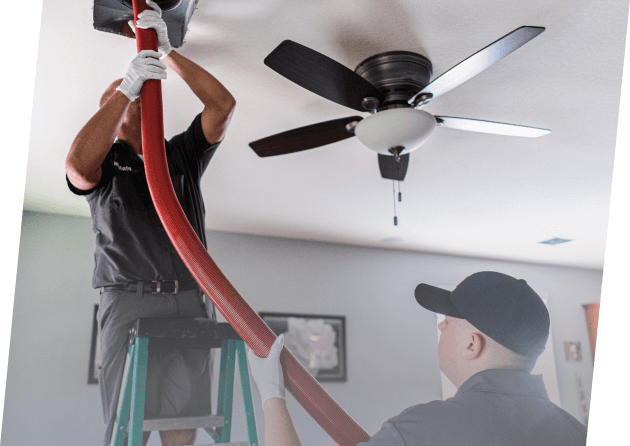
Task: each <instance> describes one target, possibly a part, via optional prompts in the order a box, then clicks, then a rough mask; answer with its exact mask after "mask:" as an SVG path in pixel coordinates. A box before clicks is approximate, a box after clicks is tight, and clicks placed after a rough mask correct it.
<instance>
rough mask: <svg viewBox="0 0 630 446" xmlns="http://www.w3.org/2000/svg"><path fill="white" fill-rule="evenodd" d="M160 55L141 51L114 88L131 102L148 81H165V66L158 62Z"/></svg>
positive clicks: (155, 52) (154, 52) (150, 51)
mask: <svg viewBox="0 0 630 446" xmlns="http://www.w3.org/2000/svg"><path fill="white" fill-rule="evenodd" d="M159 58H160V53H158V52H157V51H152V50H142V51H140V52H139V53H138V55H137V56H136V57H134V59H133V60H132V61H131V64H130V65H129V69H128V70H127V74H125V77H124V78H123V81H122V83H121V84H120V85H119V86H118V88H116V90H119V91H120V92H121V93H123V94H124V95H125V96H127V97H128V98H129V100H130V101H131V102H133V101H135V100H136V99H138V97H139V96H140V91H141V90H142V86H143V85H144V83H145V82H146V81H147V80H149V79H166V65H165V64H164V63H163V62H161V61H160V60H159Z"/></svg>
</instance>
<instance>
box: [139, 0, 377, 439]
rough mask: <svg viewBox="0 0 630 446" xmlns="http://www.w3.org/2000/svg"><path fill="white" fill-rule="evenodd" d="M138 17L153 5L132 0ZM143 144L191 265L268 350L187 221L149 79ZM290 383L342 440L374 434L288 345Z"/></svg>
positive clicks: (158, 196)
mask: <svg viewBox="0 0 630 446" xmlns="http://www.w3.org/2000/svg"><path fill="white" fill-rule="evenodd" d="M133 9H134V21H135V20H137V16H138V14H139V13H140V12H142V11H144V10H145V9H148V7H147V6H146V4H145V3H144V2H143V1H141V0H133ZM136 41H137V47H138V52H140V51H141V50H144V49H152V50H157V37H156V34H155V32H154V31H153V30H144V29H140V28H137V27H136ZM141 101H142V147H143V153H144V157H145V170H146V176H147V182H148V184H149V190H150V191H151V197H152V199H153V203H154V205H155V209H156V210H157V213H158V216H159V217H160V220H161V221H162V224H163V225H164V229H165V230H166V233H167V234H168V236H169V238H170V239H171V242H172V243H173V245H174V246H175V249H176V250H177V252H178V253H179V255H180V257H181V258H182V260H183V262H184V264H185V265H186V267H187V268H188V269H189V270H190V272H191V274H192V275H193V277H194V278H195V280H196V281H197V283H198V284H199V286H200V287H201V289H202V290H203V291H204V293H205V294H206V295H207V296H208V297H209V298H210V300H212V302H213V303H214V305H215V306H216V308H217V309H218V310H219V311H220V312H221V314H222V315H223V317H225V319H226V320H227V321H228V322H229V324H230V325H231V326H232V327H233V328H234V329H235V330H236V332H237V333H238V334H239V336H240V337H241V338H242V339H243V340H244V341H245V342H246V343H247V345H248V346H249V347H250V348H251V349H252V350H253V351H254V353H256V354H257V355H258V356H265V357H266V356H267V355H268V354H269V349H270V348H271V344H273V342H274V340H275V339H276V336H275V335H274V333H273V332H272V331H271V329H269V327H268V326H267V324H265V323H264V322H263V320H262V319H261V318H260V316H258V314H256V312H255V311H254V310H252V308H251V307H250V306H249V305H248V304H247V302H245V300H244V299H243V298H242V297H241V296H240V295H239V293H238V292H237V291H236V289H235V288H234V287H233V286H232V284H230V282H229V281H228V280H227V278H226V277H225V276H224V275H223V273H222V272H221V271H220V270H219V268H218V267H217V265H216V263H214V261H213V260H212V258H211V257H210V254H208V251H207V250H206V249H205V248H204V246H203V244H202V243H201V241H200V240H199V238H198V237H197V234H196V233H195V231H194V230H193V229H192V227H191V226H190V223H188V220H187V218H186V215H185V214H184V212H183V210H182V208H181V206H180V204H179V201H178V200H177V197H176V195H175V191H174V189H173V185H172V184H171V179H170V175H169V173H168V166H167V162H166V151H165V147H164V119H163V114H162V88H161V83H160V81H159V80H149V81H147V82H146V83H145V84H144V87H143V88H142V93H141ZM280 360H281V363H282V367H283V369H284V380H285V385H286V388H287V389H288V390H289V391H290V392H291V394H292V395H293V396H294V397H295V399H296V400H297V401H298V402H299V403H300V404H301V405H302V407H304V409H305V410H306V411H307V412H308V413H309V414H310V415H311V416H312V417H313V418H314V419H315V421H317V423H318V424H319V425H320V426H321V427H322V428H323V429H324V430H325V431H326V432H327V433H328V434H329V435H330V436H331V437H332V438H333V440H335V441H336V442H337V443H338V444H339V445H340V446H355V445H356V444H357V443H360V442H364V441H368V440H369V439H370V435H369V434H368V433H367V432H366V431H365V430H364V429H363V428H362V427H361V426H359V424H358V423H357V422H356V421H354V420H353V419H352V418H351V417H350V416H349V415H348V414H347V413H346V412H345V411H344V410H343V409H342V408H341V407H340V406H339V405H338V404H337V403H336V402H335V400H333V399H332V397H331V396H330V395H328V393H327V392H326V391H325V390H324V389H323V388H322V387H321V385H320V384H319V383H318V382H317V381H316V380H315V378H313V376H312V375H311V374H310V373H309V372H308V371H307V370H306V369H305V368H304V367H303V366H302V365H301V364H300V363H299V362H298V361H297V359H295V357H294V356H293V355H292V354H291V353H290V352H289V351H288V350H287V349H286V347H285V348H283V349H282V353H281V356H280Z"/></svg>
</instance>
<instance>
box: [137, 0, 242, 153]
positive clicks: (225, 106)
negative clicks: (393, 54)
mask: <svg viewBox="0 0 630 446" xmlns="http://www.w3.org/2000/svg"><path fill="white" fill-rule="evenodd" d="M147 5H149V7H151V8H153V9H152V10H150V9H148V10H146V11H143V12H141V13H140V14H138V21H137V23H136V26H137V27H138V28H142V29H153V30H154V31H155V33H156V35H157V41H158V51H159V52H160V53H162V54H163V60H164V62H166V63H167V64H168V66H170V67H171V68H172V69H173V70H175V72H176V73H177V74H179V75H180V76H181V78H182V79H183V80H184V81H185V82H186V83H187V84H188V86H189V87H190V89H191V90H192V91H193V93H195V95H196V96H197V97H198V98H199V99H200V100H201V102H202V103H203V105H204V109H203V112H202V113H201V127H202V128H203V133H204V135H205V137H206V140H207V141H208V143H209V144H215V143H218V142H220V141H221V140H222V139H223V136H224V135H225V131H226V130H227V127H228V124H229V123H230V119H231V118H232V113H233V112H234V106H235V105H236V101H235V100H234V97H233V96H232V95H231V94H230V92H229V91H228V90H227V89H226V88H225V87H224V86H223V85H222V84H221V82H219V81H218V80H217V79H216V78H215V77H214V76H212V75H211V74H210V73H208V72H207V71H206V70H204V69H203V68H201V67H200V66H199V65H197V64H196V63H194V62H193V61H191V60H190V59H188V58H186V57H184V56H182V55H181V54H179V53H178V52H176V51H174V50H173V48H172V47H171V44H170V42H169V40H168V31H167V27H166V23H165V22H164V20H163V19H162V11H161V10H160V7H159V6H158V5H157V4H156V3H155V2H152V1H151V0H147ZM131 24H132V23H131V22H130V25H131ZM132 29H133V26H132ZM134 31H135V30H134Z"/></svg>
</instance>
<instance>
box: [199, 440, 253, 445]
mask: <svg viewBox="0 0 630 446" xmlns="http://www.w3.org/2000/svg"><path fill="white" fill-rule="evenodd" d="M198 446H249V441H241V442H238V443H211V444H200V445H198ZM254 446H256V444H254Z"/></svg>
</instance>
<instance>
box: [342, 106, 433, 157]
mask: <svg viewBox="0 0 630 446" xmlns="http://www.w3.org/2000/svg"><path fill="white" fill-rule="evenodd" d="M435 126H436V121H435V118H434V117H433V115H432V114H430V113H427V112H425V111H422V110H416V109H414V108H392V109H389V110H384V111H382V112H378V113H375V114H373V115H370V116H368V117H367V118H365V119H363V120H361V121H360V122H359V123H358V124H357V126H356V128H355V129H354V134H355V136H356V137H357V138H359V141H361V142H362V143H363V144H364V145H365V146H366V147H367V148H369V149H372V150H374V151H375V152H378V153H382V154H383V155H391V152H388V150H389V149H390V148H392V147H396V146H402V147H404V148H405V150H403V151H402V152H401V155H402V154H405V153H409V152H411V151H413V150H416V149H417V148H418V147H420V146H421V145H422V144H424V142H425V141H426V140H427V139H428V138H429V135H431V132H432V131H433V129H435Z"/></svg>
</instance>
